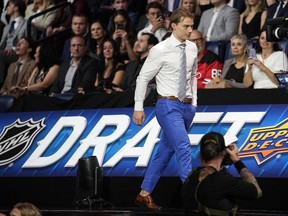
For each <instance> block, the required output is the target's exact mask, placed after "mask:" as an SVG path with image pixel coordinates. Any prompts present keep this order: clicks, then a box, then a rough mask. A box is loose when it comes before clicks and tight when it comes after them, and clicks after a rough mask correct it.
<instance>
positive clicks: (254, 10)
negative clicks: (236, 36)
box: [238, 0, 267, 39]
mask: <svg viewBox="0 0 288 216" xmlns="http://www.w3.org/2000/svg"><path fill="white" fill-rule="evenodd" d="M245 4H246V10H245V11H244V12H243V13H242V14H241V15H240V23H239V29H238V33H243V34H245V35H246V36H247V38H248V39H251V38H259V36H260V33H261V29H262V27H263V25H264V23H265V21H266V18H267V11H266V10H265V9H264V7H263V2H262V0H245Z"/></svg>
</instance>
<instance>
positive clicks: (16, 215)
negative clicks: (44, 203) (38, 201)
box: [10, 202, 42, 216]
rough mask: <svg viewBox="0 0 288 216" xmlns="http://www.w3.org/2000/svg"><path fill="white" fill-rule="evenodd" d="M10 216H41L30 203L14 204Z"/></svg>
mask: <svg viewBox="0 0 288 216" xmlns="http://www.w3.org/2000/svg"><path fill="white" fill-rule="evenodd" d="M10 215H11V216H41V215H42V214H41V211H40V210H39V208H37V207H36V206H35V205H33V204H32V203H27V202H26V203H16V205H14V206H13V209H12V210H11V212H10Z"/></svg>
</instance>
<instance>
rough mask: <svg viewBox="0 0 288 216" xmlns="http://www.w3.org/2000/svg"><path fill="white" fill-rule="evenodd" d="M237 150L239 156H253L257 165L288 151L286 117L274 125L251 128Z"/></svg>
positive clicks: (287, 123) (287, 121)
mask: <svg viewBox="0 0 288 216" xmlns="http://www.w3.org/2000/svg"><path fill="white" fill-rule="evenodd" d="M239 150H240V152H239V156H241V157H254V158H255V160H256V161H257V163H258V165H260V164H262V163H264V162H265V161H267V160H269V159H270V158H272V157H273V156H275V155H277V154H279V153H284V152H285V153H288V118H287V119H285V120H284V121H282V122H280V123H279V124H277V125H275V126H270V127H263V128H254V129H252V130H251V131H250V134H249V136H248V137H247V139H246V141H245V142H244V144H243V145H242V146H241V148H240V149H239Z"/></svg>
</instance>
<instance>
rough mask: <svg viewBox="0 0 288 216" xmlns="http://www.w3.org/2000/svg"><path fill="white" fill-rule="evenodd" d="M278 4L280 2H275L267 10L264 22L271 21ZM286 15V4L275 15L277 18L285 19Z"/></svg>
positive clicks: (287, 9) (287, 11) (287, 12)
mask: <svg viewBox="0 0 288 216" xmlns="http://www.w3.org/2000/svg"><path fill="white" fill-rule="evenodd" d="M279 4H280V2H276V3H274V4H272V5H270V6H269V7H268V8H267V19H266V20H269V19H273V16H274V14H275V12H276V10H277V7H278V5H279ZM287 15H288V3H287V4H286V5H285V7H284V8H283V10H282V11H281V12H280V13H279V14H278V15H277V17H287Z"/></svg>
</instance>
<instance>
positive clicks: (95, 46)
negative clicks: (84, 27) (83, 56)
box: [87, 20, 108, 58]
mask: <svg viewBox="0 0 288 216" xmlns="http://www.w3.org/2000/svg"><path fill="white" fill-rule="evenodd" d="M90 34H91V36H90V38H89V39H88V45H87V46H88V51H89V54H92V55H93V56H94V55H95V57H96V58H99V57H100V55H101V52H102V47H103V41H104V40H105V39H106V38H107V37H108V33H107V29H106V27H105V25H104V23H103V22H102V21H101V20H94V21H93V22H92V24H91V26H90Z"/></svg>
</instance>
